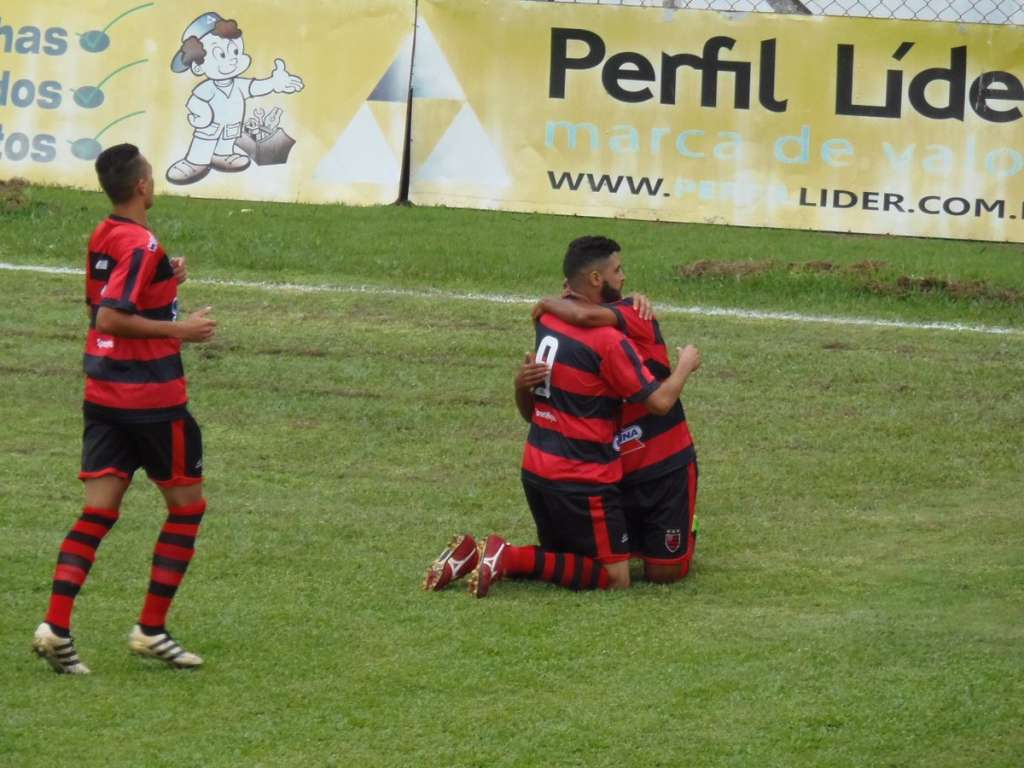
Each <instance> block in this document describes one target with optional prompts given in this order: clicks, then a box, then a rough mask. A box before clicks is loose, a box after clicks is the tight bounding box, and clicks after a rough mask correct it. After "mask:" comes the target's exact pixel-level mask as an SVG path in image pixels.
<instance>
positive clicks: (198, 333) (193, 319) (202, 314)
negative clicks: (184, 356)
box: [178, 307, 217, 342]
mask: <svg viewBox="0 0 1024 768" xmlns="http://www.w3.org/2000/svg"><path fill="white" fill-rule="evenodd" d="M212 309H213V308H212V307H203V308H202V309H200V310H199V311H198V312H193V313H192V314H191V315H189V316H188V318H186V319H185V320H182V321H181V322H180V323H178V332H179V336H180V338H181V340H182V341H194V342H202V341H209V340H210V339H212V338H213V331H214V328H216V327H217V321H216V320H214V319H213V318H212V317H207V315H209V314H210V311H211V310H212Z"/></svg>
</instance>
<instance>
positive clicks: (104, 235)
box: [84, 216, 188, 422]
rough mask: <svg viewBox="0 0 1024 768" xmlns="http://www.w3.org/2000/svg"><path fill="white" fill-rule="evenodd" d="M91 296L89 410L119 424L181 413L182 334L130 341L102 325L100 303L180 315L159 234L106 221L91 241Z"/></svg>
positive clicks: (184, 398)
mask: <svg viewBox="0 0 1024 768" xmlns="http://www.w3.org/2000/svg"><path fill="white" fill-rule="evenodd" d="M85 300H86V303H87V304H88V305H89V308H90V310H91V315H90V316H91V321H90V323H89V335H88V338H87V339H86V342H85V356H84V368H85V405H84V410H85V412H86V413H87V414H88V415H91V416H94V417H98V418H103V419H107V420H110V421H121V422H156V421H167V420H171V419H176V418H181V417H182V415H183V414H184V411H185V404H186V403H187V402H188V394H187V391H186V383H185V373H184V370H183V368H182V364H181V341H180V340H178V339H163V338H162V339H130V338H123V337H120V336H112V335H110V334H104V333H99V332H98V331H97V330H96V314H97V313H98V312H99V309H100V307H111V308H112V309H117V310H120V311H121V312H129V313H131V314H138V315H142V316H143V317H148V318H150V319H153V320H175V319H176V318H177V314H178V282H177V280H175V278H174V270H173V268H172V267H171V262H170V260H169V259H168V258H167V254H166V253H164V249H163V248H162V247H161V246H160V243H159V242H157V239H156V237H155V236H154V235H153V233H152V232H150V231H149V230H148V229H146V228H145V227H144V226H142V225H141V224H137V223H135V222H134V221H132V220H131V219H126V218H123V217H120V216H110V217H108V218H106V219H104V220H103V221H102V222H100V224H99V226H97V227H96V229H95V231H94V232H93V234H92V237H91V238H90V239H89V259H88V264H87V266H86V275H85Z"/></svg>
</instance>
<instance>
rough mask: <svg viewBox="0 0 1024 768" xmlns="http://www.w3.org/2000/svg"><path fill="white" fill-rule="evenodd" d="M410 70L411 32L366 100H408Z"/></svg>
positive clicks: (403, 101)
mask: <svg viewBox="0 0 1024 768" xmlns="http://www.w3.org/2000/svg"><path fill="white" fill-rule="evenodd" d="M411 72H412V34H411V33H410V34H409V35H408V37H406V38H405V42H403V43H402V47H401V48H399V49H398V55H397V56H395V60H394V61H392V62H391V66H390V67H388V71H387V72H385V73H384V76H383V77H382V78H381V79H380V81H379V82H378V83H377V85H376V86H375V87H374V89H373V92H372V93H370V95H369V97H368V98H367V101H390V102H398V101H400V102H402V104H405V103H406V102H407V101H408V100H409V74H410V73H411Z"/></svg>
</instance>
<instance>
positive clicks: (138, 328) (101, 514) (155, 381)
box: [32, 144, 216, 675]
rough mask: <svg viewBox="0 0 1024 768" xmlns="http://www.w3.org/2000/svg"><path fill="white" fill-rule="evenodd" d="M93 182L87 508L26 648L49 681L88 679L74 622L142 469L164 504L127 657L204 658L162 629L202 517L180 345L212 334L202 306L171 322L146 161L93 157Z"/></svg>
mask: <svg viewBox="0 0 1024 768" xmlns="http://www.w3.org/2000/svg"><path fill="white" fill-rule="evenodd" d="M96 173H97V175H98V176H99V182H100V185H101V186H102V187H103V191H104V192H106V193H107V196H108V197H109V198H110V201H111V203H112V204H113V212H112V213H111V214H110V216H108V217H107V218H106V219H104V220H103V221H102V222H100V224H99V226H97V227H96V229H95V231H94V232H93V234H92V237H91V239H90V240H89V253H88V262H87V265H86V282H85V299H86V303H87V305H88V312H89V317H90V322H89V333H88V337H87V339H86V345H85V356H84V367H85V402H84V405H83V413H84V417H85V429H84V433H83V437H82V471H81V473H80V474H79V478H80V479H81V480H82V481H83V486H84V490H85V505H84V508H83V509H82V514H81V516H80V517H79V518H78V520H77V521H75V524H74V525H73V526H72V528H71V530H70V532H69V533H68V534H67V536H65V538H64V541H63V543H62V544H61V547H60V553H59V555H58V557H57V568H56V571H55V572H54V575H53V590H52V593H51V595H50V605H49V610H48V611H47V613H46V619H45V621H43V623H41V624H40V625H39V627H38V628H37V629H36V632H35V635H34V637H33V639H32V648H33V650H34V651H35V653H36V654H37V655H38V656H40V657H41V658H43V659H45V660H46V661H47V662H48V663H49V664H50V666H51V667H52V668H53V669H54V670H55V671H56V672H58V673H66V674H78V675H82V674H88V673H89V668H88V667H87V666H86V665H85V664H83V663H82V661H81V659H80V658H79V657H78V652H77V650H76V649H75V644H74V641H73V639H72V637H71V612H72V609H73V608H74V604H75V598H76V597H77V595H78V593H79V590H80V589H81V588H82V585H83V584H84V583H85V580H86V577H87V576H88V575H89V571H90V569H91V568H92V566H93V563H94V562H95V560H96V551H97V549H98V548H99V546H100V543H101V542H102V541H103V538H104V537H105V536H106V535H107V533H109V531H110V529H111V528H113V526H114V523H116V522H117V519H118V516H119V514H120V508H121V500H122V498H123V497H124V494H125V491H126V490H127V489H128V485H129V483H131V480H132V476H133V474H134V473H135V471H136V470H137V469H139V468H140V467H141V468H143V469H145V470H146V474H147V475H148V476H149V478H150V479H151V480H152V481H153V482H154V483H155V484H156V485H157V487H158V488H159V489H160V491H161V493H162V494H163V497H164V500H165V502H166V504H167V512H168V514H167V520H166V522H165V523H164V525H163V528H162V529H161V531H160V536H159V538H158V539H157V542H156V548H155V551H154V553H153V563H152V569H151V572H150V582H149V590H148V593H147V594H146V597H145V602H144V603H143V607H142V613H141V615H140V616H139V620H138V623H137V624H136V625H135V626H134V628H133V629H132V630H131V633H130V634H129V637H128V647H129V649H130V650H131V651H132V652H133V653H136V654H139V655H141V656H148V657H152V658H155V659H159V660H160V661H162V662H165V663H166V664H168V665H170V666H173V667H179V668H185V667H198V666H200V665H201V664H202V663H203V660H202V659H201V658H200V657H199V656H197V655H196V654H194V653H189V652H188V651H186V650H184V649H183V648H182V647H181V646H180V645H178V643H177V642H176V641H175V640H174V638H172V637H171V635H170V634H169V633H168V631H167V628H166V627H165V626H164V623H165V620H166V617H167V613H168V611H169V610H170V607H171V602H172V600H173V599H174V595H175V592H176V591H177V589H178V586H179V585H180V584H181V581H182V579H183V578H184V576H185V571H186V570H187V569H188V565H189V562H190V561H191V559H192V555H193V552H194V549H195V539H196V536H197V534H198V533H199V525H200V522H201V521H202V519H203V513H204V511H205V510H206V501H205V499H204V498H203V447H202V437H201V434H200V431H199V426H198V425H197V424H196V422H195V420H194V419H193V418H192V416H191V415H190V414H189V412H188V410H187V408H186V406H187V403H188V396H187V393H186V386H185V374H184V371H183V369H182V364H181V354H180V352H181V344H182V342H183V341H189V342H204V341H209V340H210V339H211V338H213V334H214V326H215V325H216V324H215V322H214V320H213V319H212V318H211V317H209V314H208V313H209V311H210V310H209V307H207V308H205V309H202V310H200V311H198V312H195V313H193V314H192V315H190V316H189V317H188V318H187V319H185V320H182V321H180V322H179V321H177V314H178V284H179V283H181V282H184V280H185V278H186V267H185V262H184V259H173V260H172V259H168V257H167V255H166V254H165V253H164V249H163V248H162V247H161V245H160V243H159V242H158V241H157V239H156V236H155V235H154V234H153V233H152V232H151V231H150V230H149V228H148V225H147V211H148V210H149V208H150V207H151V206H152V205H153V169H152V166H150V164H149V162H147V160H146V158H145V157H143V156H142V154H141V153H140V152H139V150H138V148H137V147H135V146H132V145H131V144H119V145H117V146H114V147H110V148H109V149H107V150H105V151H104V152H102V153H101V154H100V156H99V157H98V158H96Z"/></svg>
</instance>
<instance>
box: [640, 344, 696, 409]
mask: <svg viewBox="0 0 1024 768" xmlns="http://www.w3.org/2000/svg"><path fill="white" fill-rule="evenodd" d="M676 355H677V356H678V357H677V361H676V367H675V368H673V369H672V373H671V374H669V377H668V378H667V379H665V380H664V381H663V382H661V385H660V386H659V387H658V388H657V389H656V390H654V391H653V392H652V393H651V395H650V397H648V398H647V399H646V400H645V401H644V405H645V406H647V410H648V411H650V412H651V413H653V414H656V415H658V416H664V415H665V414H666V413H668V412H669V411H670V410H672V407H673V406H674V405H675V404H676V401H678V400H679V396H680V395H681V394H682V392H683V387H684V386H685V385H686V380H687V379H688V378H690V374H691V373H693V372H694V371H696V370H697V369H698V368H700V350H699V349H697V348H696V347H695V346H693V345H692V344H688V345H687V346H686V347H676Z"/></svg>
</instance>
